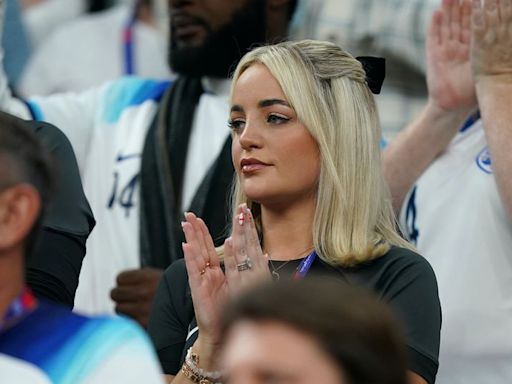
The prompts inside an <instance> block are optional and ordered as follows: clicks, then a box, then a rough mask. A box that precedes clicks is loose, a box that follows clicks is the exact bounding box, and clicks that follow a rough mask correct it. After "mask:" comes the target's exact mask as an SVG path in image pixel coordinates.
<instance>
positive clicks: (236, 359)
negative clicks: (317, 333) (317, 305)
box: [221, 320, 346, 384]
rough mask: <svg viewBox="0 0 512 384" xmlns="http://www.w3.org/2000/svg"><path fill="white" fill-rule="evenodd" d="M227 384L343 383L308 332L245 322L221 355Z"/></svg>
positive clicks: (236, 328)
mask: <svg viewBox="0 0 512 384" xmlns="http://www.w3.org/2000/svg"><path fill="white" fill-rule="evenodd" d="M221 366H222V367H223V369H224V370H225V372H226V380H225V381H224V382H225V383H226V384H231V383H236V384H302V383H304V384H311V383H322V384H343V383H346V381H345V380H344V378H343V373H342V372H341V371H340V369H339V368H338V366H337V365H336V363H335V362H334V361H333V360H332V359H331V358H330V356H329V355H328V354H327V353H325V352H324V351H323V350H322V349H321V348H320V346H319V345H318V344H317V343H316V341H315V340H314V339H313V338H312V337H311V336H309V335H307V334H306V333H303V332H301V331H298V330H296V329H294V328H291V327H289V326H286V325H284V324H282V323H278V322H272V321H269V322H261V321H260V322H253V321H248V320H246V321H241V322H239V323H237V324H235V325H234V327H233V328H232V329H231V330H230V332H229V333H228V337H227V339H226V342H225V346H224V350H223V353H222V355H221Z"/></svg>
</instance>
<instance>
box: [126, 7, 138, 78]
mask: <svg viewBox="0 0 512 384" xmlns="http://www.w3.org/2000/svg"><path fill="white" fill-rule="evenodd" d="M136 21H137V19H136V16H135V12H134V14H133V15H132V16H131V17H130V19H129V20H128V22H127V23H126V24H125V26H124V28H123V36H122V38H123V52H124V74H125V75H133V74H135V65H134V62H133V50H134V40H133V29H134V26H135V22H136Z"/></svg>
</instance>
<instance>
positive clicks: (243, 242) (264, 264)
mask: <svg viewBox="0 0 512 384" xmlns="http://www.w3.org/2000/svg"><path fill="white" fill-rule="evenodd" d="M232 228H233V229H232V235H231V237H230V238H228V239H226V241H225V242H224V263H225V266H226V279H227V282H228V287H229V292H230V294H231V296H233V295H237V294H239V293H240V291H242V290H244V289H246V288H248V287H251V286H252V285H254V284H258V283H261V282H263V281H265V280H269V279H271V275H270V273H269V269H268V258H267V256H266V255H264V254H263V252H262V250H261V246H260V241H259V238H258V232H257V231H256V225H255V223H254V218H253V216H252V213H251V211H250V210H249V208H247V205H246V204H242V205H240V206H239V207H238V210H237V212H236V214H235V215H233V227H232Z"/></svg>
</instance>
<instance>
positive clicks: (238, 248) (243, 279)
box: [182, 204, 271, 343]
mask: <svg viewBox="0 0 512 384" xmlns="http://www.w3.org/2000/svg"><path fill="white" fill-rule="evenodd" d="M182 227H183V232H184V233H185V239H186V243H183V244H182V247H183V254H184V257H185V264H186V267H187V272H188V278H189V285H190V289H191V292H192V300H193V302H194V310H195V314H196V320H197V324H198V327H199V331H200V335H201V338H203V339H204V338H205V337H206V338H208V339H209V342H211V343H215V342H216V341H217V340H218V321H219V314H220V311H221V310H222V307H223V306H224V304H225V303H226V302H227V301H228V300H229V299H230V298H232V297H233V296H235V295H237V294H239V293H240V292H241V291H243V290H244V289H247V288H248V287H250V286H252V285H255V284H257V283H260V282H263V281H265V280H270V279H271V275H270V273H269V268H268V258H267V256H266V255H264V254H263V252H262V249H261V246H260V242H259V238H258V233H257V231H256V225H255V223H254V218H253V216H252V213H251V211H250V210H249V209H248V208H247V206H246V204H242V205H240V206H239V207H238V209H237V212H236V214H235V215H233V223H232V234H231V236H230V237H229V238H227V239H226V240H225V242H224V255H223V265H224V268H222V262H221V258H220V257H219V255H218V254H217V251H216V249H215V246H214V244H213V240H212V237H211V235H210V233H209V231H208V228H207V227H206V225H205V223H204V221H203V220H202V219H200V218H198V217H196V216H195V215H194V214H193V213H186V214H185V221H184V222H183V223H182Z"/></svg>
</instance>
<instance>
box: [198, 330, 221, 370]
mask: <svg viewBox="0 0 512 384" xmlns="http://www.w3.org/2000/svg"><path fill="white" fill-rule="evenodd" d="M219 349H220V343H218V342H216V341H212V340H211V339H209V338H206V337H201V333H199V337H198V339H197V341H196V342H195V343H194V345H193V346H192V352H193V353H194V354H196V355H197V356H200V357H201V359H200V360H199V363H198V366H199V367H201V368H203V369H206V370H215V369H216V367H217V366H216V363H217V362H216V359H215V357H216V356H217V352H218V351H219Z"/></svg>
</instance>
